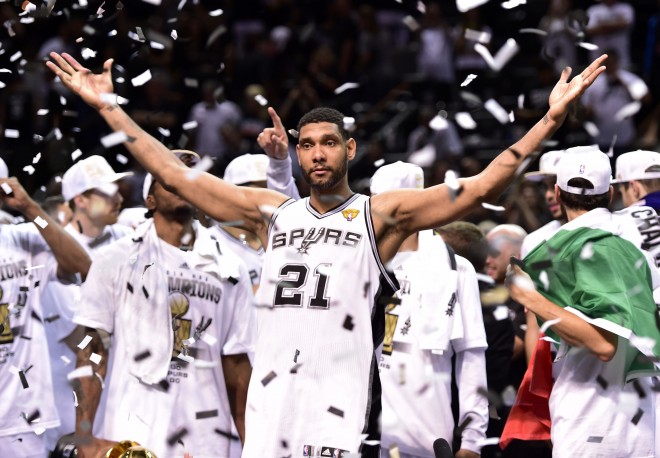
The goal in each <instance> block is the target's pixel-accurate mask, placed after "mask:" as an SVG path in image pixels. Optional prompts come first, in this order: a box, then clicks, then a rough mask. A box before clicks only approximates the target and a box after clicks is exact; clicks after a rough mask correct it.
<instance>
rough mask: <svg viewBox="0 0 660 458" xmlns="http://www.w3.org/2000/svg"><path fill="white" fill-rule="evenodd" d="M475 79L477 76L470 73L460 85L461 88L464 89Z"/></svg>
mask: <svg viewBox="0 0 660 458" xmlns="http://www.w3.org/2000/svg"><path fill="white" fill-rule="evenodd" d="M476 78H477V75H475V74H474V73H470V74H469V75H468V76H466V77H465V80H463V82H462V83H461V87H465V86H467V85H468V84H470V83H471V82H472V81H474V80H475V79H476Z"/></svg>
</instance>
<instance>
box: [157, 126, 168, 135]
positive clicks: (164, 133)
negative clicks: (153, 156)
mask: <svg viewBox="0 0 660 458" xmlns="http://www.w3.org/2000/svg"><path fill="white" fill-rule="evenodd" d="M158 132H160V134H161V135H162V136H164V137H169V136H170V130H169V129H165V128H164V127H159V128H158Z"/></svg>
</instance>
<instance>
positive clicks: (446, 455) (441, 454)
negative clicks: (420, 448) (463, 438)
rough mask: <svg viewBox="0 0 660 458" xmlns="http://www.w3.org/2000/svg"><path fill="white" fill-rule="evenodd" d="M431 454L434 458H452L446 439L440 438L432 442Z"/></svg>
mask: <svg viewBox="0 0 660 458" xmlns="http://www.w3.org/2000/svg"><path fill="white" fill-rule="evenodd" d="M433 453H434V454H435V458H454V453H453V452H452V451H451V447H450V446H449V442H447V440H446V439H443V438H440V439H436V440H435V441H434V442H433Z"/></svg>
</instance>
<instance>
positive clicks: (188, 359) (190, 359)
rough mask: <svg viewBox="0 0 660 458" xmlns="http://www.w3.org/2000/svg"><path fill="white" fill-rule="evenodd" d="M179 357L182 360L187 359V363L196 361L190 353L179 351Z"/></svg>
mask: <svg viewBox="0 0 660 458" xmlns="http://www.w3.org/2000/svg"><path fill="white" fill-rule="evenodd" d="M177 358H179V359H181V360H183V361H186V362H187V363H192V362H194V361H195V358H193V357H192V356H190V355H184V354H183V353H179V355H178V356H177Z"/></svg>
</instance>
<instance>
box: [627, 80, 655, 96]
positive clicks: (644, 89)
mask: <svg viewBox="0 0 660 458" xmlns="http://www.w3.org/2000/svg"><path fill="white" fill-rule="evenodd" d="M626 88H627V89H628V92H629V93H630V97H632V98H633V99H634V100H640V99H642V98H644V96H645V95H646V94H648V93H649V88H648V86H647V85H646V83H644V81H642V80H635V81H633V82H632V83H631V84H628V85H627V86H626Z"/></svg>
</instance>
